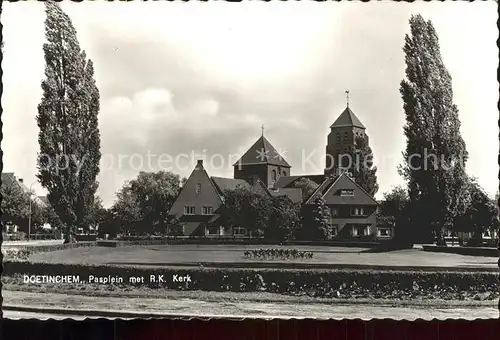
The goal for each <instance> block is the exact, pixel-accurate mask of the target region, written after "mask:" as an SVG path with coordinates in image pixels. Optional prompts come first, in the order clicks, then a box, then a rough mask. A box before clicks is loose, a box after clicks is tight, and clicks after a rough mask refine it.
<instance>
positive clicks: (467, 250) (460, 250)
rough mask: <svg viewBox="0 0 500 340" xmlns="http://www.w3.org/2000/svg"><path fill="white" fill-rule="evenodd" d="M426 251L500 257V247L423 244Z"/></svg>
mask: <svg viewBox="0 0 500 340" xmlns="http://www.w3.org/2000/svg"><path fill="white" fill-rule="evenodd" d="M422 248H423V250H424V251H430V252H435V253H448V254H458V255H469V256H484V257H498V255H499V253H498V249H496V248H487V247H443V246H431V245H428V246H422Z"/></svg>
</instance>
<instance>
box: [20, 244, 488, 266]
mask: <svg viewBox="0 0 500 340" xmlns="http://www.w3.org/2000/svg"><path fill="white" fill-rule="evenodd" d="M258 248H273V246H262V247H259V246H241V245H151V246H127V247H118V248H108V247H91V248H75V249H66V250H61V251H54V252H46V253H37V254H33V255H31V256H30V261H37V262H38V261H43V262H50V263H68V264H69V263H71V264H78V263H82V264H121V265H155V266H156V265H159V266H168V265H169V264H186V265H188V264H196V263H209V262H212V263H213V262H216V263H220V264H224V263H234V262H238V263H249V264H250V263H252V262H263V261H265V262H280V261H281V262H287V263H290V262H296V263H314V264H325V265H349V264H353V265H367V266H387V267H452V268H485V269H487V268H496V266H497V260H498V259H497V258H495V257H491V258H490V257H474V256H465V255H457V254H444V253H440V254H436V253H431V252H424V251H421V250H418V249H410V250H399V251H392V252H387V253H368V252H364V250H365V249H361V248H341V247H320V246H283V247H281V248H288V249H297V250H301V251H309V252H313V254H314V256H313V258H312V259H309V260H308V259H297V260H262V259H246V258H245V257H244V256H243V252H244V251H245V250H250V249H258ZM274 248H276V246H274Z"/></svg>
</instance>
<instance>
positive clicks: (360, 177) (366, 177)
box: [345, 136, 378, 196]
mask: <svg viewBox="0 0 500 340" xmlns="http://www.w3.org/2000/svg"><path fill="white" fill-rule="evenodd" d="M345 155H347V156H348V157H349V158H350V159H351V164H350V167H349V168H348V169H347V170H348V171H349V172H351V173H352V177H353V179H354V181H355V182H356V183H357V184H358V185H359V186H361V187H362V188H363V189H365V191H366V192H367V193H369V194H370V195H371V196H375V194H376V193H377V191H378V183H377V167H376V166H374V165H373V152H372V149H371V148H370V146H369V145H368V143H367V142H366V139H365V138H363V137H360V136H357V137H356V140H355V143H354V147H353V148H351V149H350V150H349V151H347V152H346V153H345Z"/></svg>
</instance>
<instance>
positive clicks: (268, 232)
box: [264, 195, 300, 241]
mask: <svg viewBox="0 0 500 340" xmlns="http://www.w3.org/2000/svg"><path fill="white" fill-rule="evenodd" d="M299 227H300V204H298V203H294V202H293V201H292V200H291V199H290V198H289V197H287V196H284V195H281V196H276V197H272V198H271V213H270V216H269V221H268V225H267V227H266V228H265V233H264V237H265V238H266V239H270V240H277V241H285V240H292V239H293V238H294V237H295V236H296V233H297V231H298V228H299Z"/></svg>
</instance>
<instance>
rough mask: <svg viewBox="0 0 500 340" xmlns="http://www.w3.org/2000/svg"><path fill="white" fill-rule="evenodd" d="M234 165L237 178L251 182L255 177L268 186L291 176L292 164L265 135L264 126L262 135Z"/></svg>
mask: <svg viewBox="0 0 500 340" xmlns="http://www.w3.org/2000/svg"><path fill="white" fill-rule="evenodd" d="M233 167H234V178H235V179H243V180H246V181H249V182H251V181H253V179H254V178H258V179H260V180H261V181H262V182H263V183H264V184H265V185H266V186H267V187H273V186H274V183H276V182H277V181H278V179H279V178H280V177H282V176H290V168H291V166H290V164H288V163H287V162H286V161H285V159H284V158H283V156H282V155H281V154H280V153H278V151H277V150H276V149H275V148H274V146H273V145H272V144H271V143H269V141H268V140H267V139H266V137H264V127H262V136H261V137H260V138H259V139H257V141H256V142H255V143H254V144H253V145H252V146H251V147H250V149H248V151H247V152H245V154H244V155H243V156H242V157H241V158H240V159H239V160H238V161H237V162H236V163H234V165H233Z"/></svg>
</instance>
